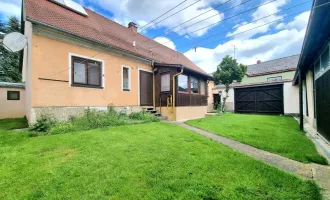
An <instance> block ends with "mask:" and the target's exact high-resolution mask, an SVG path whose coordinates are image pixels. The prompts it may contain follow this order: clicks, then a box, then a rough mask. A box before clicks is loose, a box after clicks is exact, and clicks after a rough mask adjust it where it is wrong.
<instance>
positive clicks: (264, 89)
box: [234, 84, 284, 114]
mask: <svg viewBox="0 0 330 200" xmlns="http://www.w3.org/2000/svg"><path fill="white" fill-rule="evenodd" d="M234 104H235V112H236V113H257V114H284V103H283V84H278V85H267V86H257V87H237V88H234Z"/></svg>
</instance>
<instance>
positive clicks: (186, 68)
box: [155, 63, 213, 79]
mask: <svg viewBox="0 0 330 200" xmlns="http://www.w3.org/2000/svg"><path fill="white" fill-rule="evenodd" d="M155 65H158V66H160V67H161V66H165V67H175V68H184V69H185V70H187V71H192V72H195V73H198V74H201V75H203V76H206V77H208V78H210V79H213V76H211V75H208V74H204V73H201V72H200V71H197V70H194V69H191V68H188V67H186V66H184V65H181V64H162V63H155Z"/></svg>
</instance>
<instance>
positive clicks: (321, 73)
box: [293, 0, 330, 141]
mask: <svg viewBox="0 0 330 200" xmlns="http://www.w3.org/2000/svg"><path fill="white" fill-rule="evenodd" d="M328 2H329V1H328V0H314V3H313V8H315V9H313V10H312V12H311V14H310V20H309V23H308V27H307V31H306V36H305V40H304V43H303V48H302V52H301V55H300V59H299V64H298V68H297V71H296V74H295V79H294V82H293V83H294V85H297V84H298V83H299V86H300V91H301V92H300V106H301V107H300V114H301V122H303V118H305V120H306V121H307V122H308V123H309V124H310V125H312V126H314V127H315V128H317V131H318V132H319V133H320V134H321V135H323V136H324V138H326V139H327V140H328V141H330V59H329V57H330V49H329V48H330V47H329V45H330V44H329V41H330V4H327V5H324V6H322V7H319V6H320V5H323V4H325V3H328ZM302 124H303V123H301V125H302ZM301 128H302V127H301Z"/></svg>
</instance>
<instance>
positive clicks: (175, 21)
mask: <svg viewBox="0 0 330 200" xmlns="http://www.w3.org/2000/svg"><path fill="white" fill-rule="evenodd" d="M88 1H89V2H90V3H94V4H95V3H96V4H98V5H99V6H100V7H102V8H103V9H105V10H107V11H110V12H111V13H113V15H114V16H113V19H114V20H115V21H116V22H118V23H120V24H122V25H124V26H127V24H128V23H129V22H130V21H133V22H135V23H137V24H138V26H139V27H142V26H143V25H145V24H146V23H147V22H150V21H151V20H153V19H155V18H157V17H158V16H160V15H161V14H163V13H164V12H166V11H168V10H170V9H172V8H173V7H174V6H175V5H178V3H179V2H180V1H177V0H167V1H157V3H156V2H155V1H154V0H139V1H137V0H123V1H118V0H95V1H91V0H84V3H85V4H86V3H87V2H88ZM239 1H240V0H234V1H233V2H239ZM194 2H196V1H193V0H187V1H186V2H185V3H183V4H182V5H180V6H179V7H177V8H175V9H172V10H171V11H170V12H169V13H168V14H166V15H164V16H163V17H161V18H160V19H159V20H161V19H164V18H166V17H167V16H170V15H172V14H174V13H175V12H177V11H179V10H181V9H183V8H185V7H187V6H189V5H190V4H192V3H194ZM223 2H225V0H202V1H199V2H197V3H196V4H194V5H192V6H191V7H189V8H187V9H185V10H183V11H181V12H179V13H178V14H176V15H174V16H173V17H170V18H168V19H167V20H165V21H162V22H161V23H159V24H156V25H155V26H154V27H153V28H159V27H163V28H165V29H170V28H173V27H175V26H176V25H179V24H181V23H183V22H185V21H187V20H189V19H191V18H193V17H195V16H197V15H199V14H201V13H204V12H205V11H207V10H210V9H211V11H210V12H208V13H206V14H204V15H202V16H200V17H197V18H196V19H194V20H191V21H189V22H188V23H186V24H184V25H183V26H182V27H179V28H177V29H176V30H174V31H175V32H177V33H178V34H180V35H184V34H185V33H187V32H191V31H195V30H197V29H199V28H201V27H205V26H207V25H209V24H213V23H216V22H219V21H220V20H221V19H222V18H223V17H224V15H223V14H222V13H219V12H218V11H217V10H215V9H213V8H212V7H211V5H216V4H219V3H223ZM217 14H218V15H217ZM212 15H216V16H214V17H212V18H210V19H207V20H205V21H203V22H200V23H198V24H196V25H194V26H191V27H188V28H187V29H183V30H180V31H178V30H179V29H181V28H184V27H186V26H189V25H191V24H194V23H196V22H197V21H200V20H202V19H205V18H207V17H210V16H212ZM159 20H156V21H155V22H154V24H155V23H156V22H157V21H159ZM211 28H212V27H209V28H206V29H203V30H200V31H197V32H195V33H193V36H201V35H204V34H205V33H206V32H207V31H208V30H209V29H211Z"/></svg>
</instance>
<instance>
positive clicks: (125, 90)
mask: <svg viewBox="0 0 330 200" xmlns="http://www.w3.org/2000/svg"><path fill="white" fill-rule="evenodd" d="M130 91H131V89H123V92H130Z"/></svg>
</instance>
